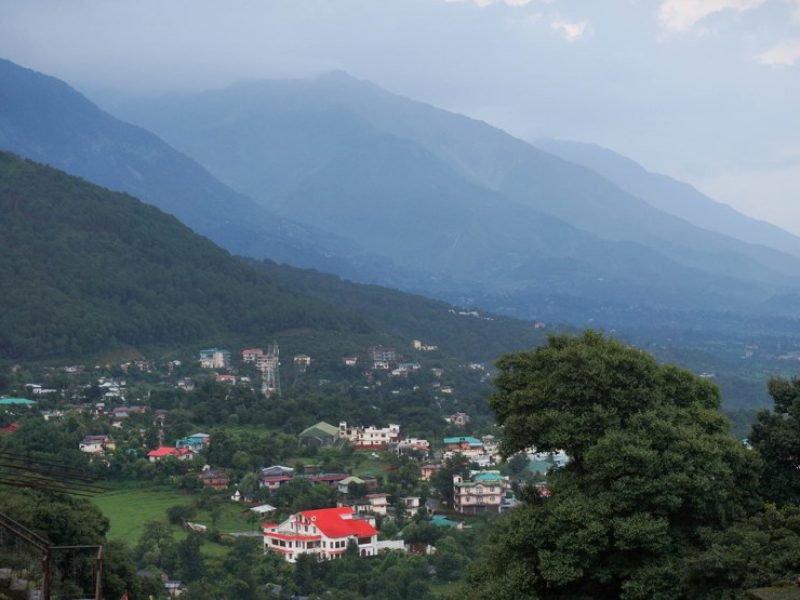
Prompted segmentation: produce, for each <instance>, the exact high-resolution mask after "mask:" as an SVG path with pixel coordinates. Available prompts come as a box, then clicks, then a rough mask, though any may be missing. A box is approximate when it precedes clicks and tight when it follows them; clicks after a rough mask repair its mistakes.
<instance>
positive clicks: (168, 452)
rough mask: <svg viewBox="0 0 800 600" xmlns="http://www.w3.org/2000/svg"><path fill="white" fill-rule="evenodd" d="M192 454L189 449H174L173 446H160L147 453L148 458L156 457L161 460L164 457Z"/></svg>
mask: <svg viewBox="0 0 800 600" xmlns="http://www.w3.org/2000/svg"><path fill="white" fill-rule="evenodd" d="M189 453H191V450H189V449H188V448H174V447H173V446H159V447H158V448H156V449H155V450H151V451H150V452H148V453H147V456H154V457H156V458H160V457H162V456H182V455H184V454H189Z"/></svg>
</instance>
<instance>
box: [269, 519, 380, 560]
mask: <svg viewBox="0 0 800 600" xmlns="http://www.w3.org/2000/svg"><path fill="white" fill-rule="evenodd" d="M261 529H262V532H263V533H264V550H265V551H273V552H279V553H280V554H282V555H283V557H284V559H286V560H287V561H289V562H295V561H296V560H297V557H298V556H299V555H300V554H316V555H317V556H319V558H320V559H323V560H330V559H333V558H338V557H339V556H341V555H342V554H344V553H345V551H346V550H347V545H348V544H349V543H350V542H351V541H353V542H355V544H357V545H358V554H359V555H360V556H375V554H377V553H378V549H379V547H380V546H379V543H378V530H377V529H375V521H374V519H372V518H371V517H360V516H358V515H357V514H356V512H355V510H354V509H353V508H352V507H350V506H343V507H340V508H322V509H319V510H306V511H303V512H299V513H297V514H294V515H292V516H291V517H289V518H288V519H287V520H286V521H284V522H283V523H281V524H277V523H265V524H263V525H262V526H261Z"/></svg>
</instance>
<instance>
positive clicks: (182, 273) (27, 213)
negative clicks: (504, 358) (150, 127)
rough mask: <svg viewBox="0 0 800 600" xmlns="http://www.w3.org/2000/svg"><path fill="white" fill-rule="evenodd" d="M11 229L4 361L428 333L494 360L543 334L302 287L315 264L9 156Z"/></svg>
mask: <svg viewBox="0 0 800 600" xmlns="http://www.w3.org/2000/svg"><path fill="white" fill-rule="evenodd" d="M0 237H2V239H3V240H4V243H3V245H2V250H1V251H0V277H1V278H2V281H3V284H4V285H3V292H4V293H3V295H2V297H0V359H5V360H8V359H13V360H20V359H27V360H42V359H49V358H73V359H75V358H78V357H81V356H86V355H90V354H96V353H100V352H104V351H108V350H112V349H115V348H119V347H134V348H137V349H140V350H147V349H152V348H169V347H176V346H187V345H205V344H216V343H242V344H244V343H248V342H249V343H254V342H263V341H264V340H268V339H270V336H280V335H281V334H284V333H285V332H287V331H297V330H301V331H305V332H306V335H308V336H314V335H316V336H318V337H323V338H326V339H329V340H334V339H342V338H344V337H352V336H360V338H361V339H362V340H363V342H364V343H368V342H369V341H373V342H391V341H394V340H395V339H401V340H404V341H406V342H407V341H408V340H410V339H412V338H413V337H422V336H427V337H429V338H435V339H436V340H437V342H438V343H440V344H441V345H442V346H443V347H444V348H443V349H446V351H447V352H448V353H449V354H450V355H452V356H455V357H460V358H462V359H463V360H477V359H482V360H488V359H491V358H494V357H495V356H497V355H498V354H500V353H502V352H504V351H508V350H511V349H514V348H521V347H530V346H532V345H534V344H535V343H537V341H540V340H541V339H542V335H541V334H540V333H538V332H534V331H533V328H532V327H531V326H530V325H528V324H524V323H522V322H519V321H514V320H512V319H507V318H496V319H492V320H486V319H477V318H465V317H464V316H461V315H458V314H457V311H455V310H452V309H451V307H450V306H449V305H447V304H445V303H442V302H436V301H432V300H427V299H424V298H418V297H415V296H412V295H409V294H402V293H400V292H394V291H391V290H383V289H380V288H368V287H361V286H356V285H354V284H347V283H345V282H341V281H338V280H336V285H335V287H336V289H337V290H338V291H337V293H336V294H333V295H331V294H328V295H326V294H323V293H320V292H319V291H317V292H315V291H314V290H313V289H310V288H309V287H308V286H305V285H304V284H302V283H301V282H302V281H304V279H306V278H307V277H308V273H309V272H306V271H301V270H298V269H292V268H290V267H278V266H277V265H275V264H274V263H273V264H272V266H271V267H270V268H267V265H264V266H263V267H260V268H254V267H253V266H252V265H250V264H248V263H247V262H246V261H245V260H243V259H240V258H237V257H234V256H231V255H230V254H229V253H228V252H226V251H225V250H222V249H221V248H219V247H217V246H215V245H214V244H213V243H211V242H209V241H208V240H207V239H205V238H203V237H201V236H199V235H197V234H195V233H193V232H192V231H191V230H190V229H189V228H187V227H186V226H184V225H182V224H181V223H179V222H178V221H177V219H175V218H174V217H171V216H169V215H166V214H164V213H163V212H161V211H160V210H158V209H157V208H154V207H152V206H148V205H146V204H144V203H142V202H140V201H139V200H137V199H135V198H132V197H130V196H128V195H125V194H121V193H116V192H112V191H109V190H106V189H102V188H100V187H97V186H95V185H92V184H90V183H88V182H86V181H83V180H81V179H79V178H76V177H72V176H69V175H67V174H65V173H63V172H61V171H58V170H55V169H53V168H50V167H46V166H43V165H39V164H36V163H33V162H31V161H28V160H24V159H21V158H19V157H16V156H15V155H13V154H11V153H7V152H2V153H0ZM331 281H333V280H331ZM331 285H333V284H332V283H331ZM369 305H372V308H371V309H367V307H368V306H369ZM451 310H452V312H451Z"/></svg>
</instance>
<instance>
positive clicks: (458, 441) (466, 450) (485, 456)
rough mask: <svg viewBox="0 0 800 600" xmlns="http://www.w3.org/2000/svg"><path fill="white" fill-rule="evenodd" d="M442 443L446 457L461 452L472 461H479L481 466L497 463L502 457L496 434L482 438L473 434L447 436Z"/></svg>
mask: <svg viewBox="0 0 800 600" xmlns="http://www.w3.org/2000/svg"><path fill="white" fill-rule="evenodd" d="M442 443H443V444H444V458H445V459H448V458H452V457H454V456H455V455H456V454H460V455H462V456H464V457H465V458H467V459H468V460H469V461H470V462H471V463H477V464H478V465H479V466H481V467H488V466H489V465H493V464H495V463H496V462H497V461H498V460H499V458H500V455H499V453H498V448H497V443H496V442H495V440H494V436H490V435H487V436H483V438H481V439H478V438H475V437H471V436H465V437H446V438H444V439H443V440H442Z"/></svg>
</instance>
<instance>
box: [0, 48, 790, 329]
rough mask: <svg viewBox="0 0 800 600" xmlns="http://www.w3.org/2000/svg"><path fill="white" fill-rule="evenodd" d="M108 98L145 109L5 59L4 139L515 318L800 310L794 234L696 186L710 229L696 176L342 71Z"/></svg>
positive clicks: (279, 250) (291, 254)
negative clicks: (669, 172) (502, 124)
mask: <svg viewBox="0 0 800 600" xmlns="http://www.w3.org/2000/svg"><path fill="white" fill-rule="evenodd" d="M109 109H110V110H111V111H112V112H114V113H115V114H117V115H118V116H119V117H121V118H122V119H125V120H127V121H129V122H133V123H137V125H131V124H129V123H128V122H126V121H123V120H121V119H120V118H117V117H114V116H111V114H109V113H108V112H105V111H103V110H102V109H100V108H99V107H98V106H97V105H95V104H93V103H92V102H90V101H89V100H88V99H86V98H85V97H84V96H82V95H81V94H79V93H78V92H77V91H75V90H73V89H72V88H70V87H69V86H68V85H67V84H65V83H64V82H61V81H59V80H56V79H54V78H51V77H47V76H45V75H42V74H39V73H36V72H34V71H30V70H28V69H24V68H22V67H19V66H17V65H14V64H13V63H10V62H8V61H3V62H2V63H0V148H3V149H7V150H11V151H14V152H17V153H19V154H21V155H23V156H27V157H30V158H33V159H35V160H39V161H42V162H44V163H47V164H50V165H53V166H56V167H58V168H62V169H64V170H66V171H68V172H70V173H72V174H75V175H79V176H81V177H85V178H86V179H88V180H90V181H92V182H95V183H98V184H100V185H104V186H107V187H110V188H112V189H116V190H121V191H126V192H129V193H132V194H135V195H138V196H139V197H140V198H141V199H142V200H144V201H146V202H149V203H152V204H154V205H156V206H158V207H160V208H161V209H163V210H165V211H167V212H170V213H171V214H173V215H175V216H177V217H178V218H179V219H181V220H182V221H183V222H184V223H186V224H187V225H189V226H190V227H192V228H193V229H194V230H195V231H197V232H198V233H200V234H202V235H205V236H207V237H208V238H210V239H211V240H213V241H215V242H217V243H219V244H221V245H223V246H224V247H225V248H227V249H228V250H230V251H232V252H234V253H237V254H241V255H245V256H250V257H254V258H257V259H263V258H270V259H273V260H276V261H278V262H285V263H290V264H294V265H300V266H310V267H314V268H317V269H321V270H325V271H329V272H333V273H336V274H339V275H341V276H344V277H347V278H349V279H353V280H357V281H362V282H374V283H379V284H383V285H389V286H392V287H397V288H402V289H406V290H410V291H414V292H420V293H425V294H427V295H431V296H437V297H439V298H443V299H446V300H448V301H450V302H453V303H457V304H462V305H464V304H475V305H479V306H481V307H483V308H486V309H489V310H494V311H500V312H503V313H506V314H510V315H515V316H519V317H523V318H536V317H542V316H544V317H546V318H548V319H549V320H554V319H555V320H563V321H570V322H575V323H583V322H586V321H587V319H589V318H592V319H596V318H598V317H601V318H599V319H598V323H599V324H600V325H603V326H617V325H619V324H620V323H627V322H631V321H633V320H636V319H637V318H639V317H638V315H642V314H648V315H649V314H651V313H650V312H648V311H657V312H658V311H662V312H669V313H670V314H671V315H673V316H674V315H675V314H681V313H688V312H693V313H695V314H697V315H706V314H709V313H713V314H719V315H722V314H730V313H737V314H753V315H766V316H776V315H777V316H785V317H789V318H793V317H795V316H796V314H797V313H796V309H797V299H798V298H800V296H798V292H799V291H800V258H798V255H797V251H796V249H797V246H796V245H797V244H798V243H800V242H798V238H796V237H794V236H792V235H791V234H789V233H787V232H784V231H782V230H780V229H778V228H774V227H772V226H768V225H766V224H764V223H759V222H756V221H753V220H751V219H748V218H747V217H745V216H743V215H740V214H738V213H735V212H733V211H732V209H727V208H726V207H724V206H722V205H718V204H717V203H714V202H713V201H712V200H711V199H708V198H705V197H701V198H700V200H697V197H696V196H695V200H697V205H698V206H700V208H697V209H696V211H695V212H699V213H702V214H703V215H705V214H706V212H708V211H706V208H707V207H709V206H710V207H712V208H716V209H717V210H718V212H719V211H722V212H726V214H728V215H729V216H730V215H731V214H733V215H734V216H733V217H730V218H729V219H728V221H727V222H734V221H735V226H734V225H724V224H720V225H718V226H717V227H716V230H712V229H713V228H712V227H711V225H710V224H709V222H710V221H713V220H714V219H713V218H711V217H707V218H706V221H703V220H702V219H700V218H699V217H696V215H694V216H693V213H692V212H691V210H688V209H686V208H685V207H686V206H688V205H691V204H692V202H693V200H692V199H691V197H690V196H691V194H688V195H687V194H684V195H683V196H681V197H680V198H678V199H676V200H675V201H674V202H673V203H672V204H671V203H670V200H669V199H670V198H672V197H675V198H677V196H676V194H677V192H674V191H671V188H669V186H666V185H665V184H664V180H663V179H660V178H659V176H655V175H652V174H647V173H646V172H645V175H646V177H640V178H638V179H637V177H634V176H633V175H631V173H634V174H636V173H638V174H639V175H641V173H640V172H639V171H638V170H637V169H636V166H635V163H625V165H626V168H627V170H626V169H621V168H603V165H604V164H607V163H610V162H614V161H603V160H597V161H590V160H589V159H585V158H582V157H581V156H578V154H580V153H578V152H573V154H574V155H570V154H569V152H567V150H564V149H563V148H564V147H565V144H562V145H561V146H560V147H561V148H562V149H561V150H558V149H557V148H556V147H555V145H549V146H548V144H547V143H540V144H539V146H538V147H537V146H534V145H532V144H529V143H527V142H525V141H523V140H520V139H517V138H515V137H513V136H511V135H509V134H507V133H505V132H503V131H501V130H499V129H496V128H494V127H491V126H490V125H488V124H486V123H484V122H481V121H476V120H474V119H470V118H467V117H464V116H462V115H457V114H454V113H450V112H447V111H444V110H441V109H438V108H435V107H433V106H430V105H427V104H424V103H420V102H416V101H413V100H410V99H408V98H404V97H402V96H399V95H397V94H393V93H390V92H388V91H386V90H383V89H381V88H379V87H378V86H376V85H373V84H371V83H369V82H365V81H361V80H357V79H355V78H352V77H350V76H348V75H346V74H344V73H338V72H337V73H329V74H325V75H321V76H319V77H315V78H310V79H303V80H276V81H255V82H243V83H238V84H234V85H232V86H230V87H228V88H225V89H222V90H212V91H207V92H203V93H194V94H182V95H175V96H166V97H159V98H149V99H142V98H139V99H127V100H125V101H122V102H118V103H115V104H114V105H112V106H109ZM143 128H146V129H143ZM150 131H153V132H155V133H150ZM545 150H547V151H545ZM584 154H585V153H584ZM625 160H626V159H620V160H618V161H617V163H619V162H620V161H621V162H623V163H624V162H625ZM617 163H615V164H617ZM631 164H633V165H634V166H633V167H632V166H631ZM642 171H643V170H642ZM642 181H644V182H645V183H642ZM654 182H656V183H659V185H661V187H659V185H656V183H654ZM673 183H674V182H673ZM675 185H676V186H677V187H678V188H680V189H684V188H682V187H681V186H680V184H675ZM676 189H677V188H676ZM684 191H685V189H684ZM680 207H684V208H680ZM703 207H706V208H703ZM709 210H711V209H709ZM771 240H774V243H772V242H771ZM643 307H644V308H646V309H647V310H641V309H642V308H643ZM612 314H614V315H617V318H616V319H609V320H607V321H606V322H604V321H603V320H602V318H604V316H607V315H612ZM703 319H705V317H703ZM650 322H652V318H651V317H649V316H648V317H647V318H646V319H644V320H643V321H642V322H641V323H639V325H643V326H646V325H648V324H649V323H650Z"/></svg>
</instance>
